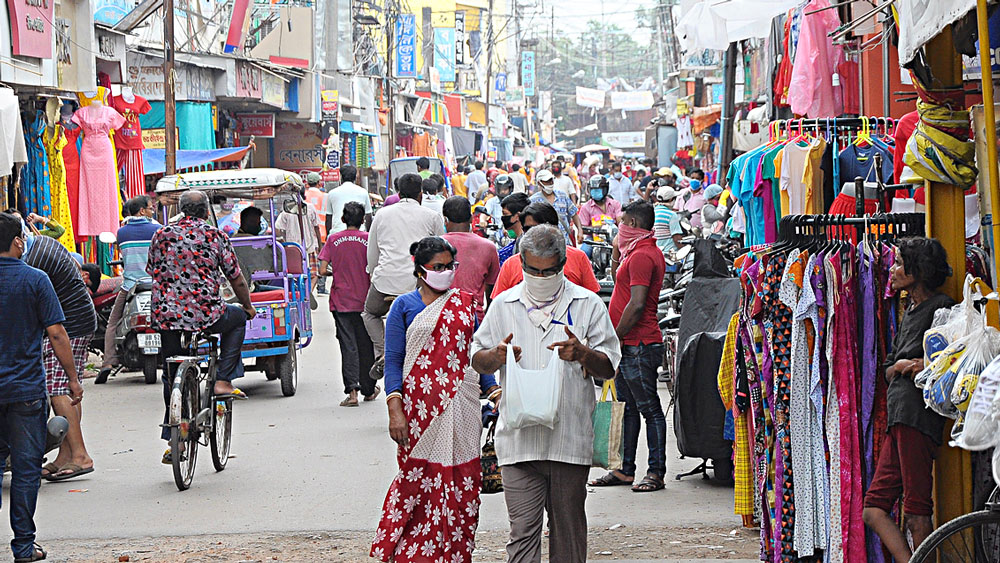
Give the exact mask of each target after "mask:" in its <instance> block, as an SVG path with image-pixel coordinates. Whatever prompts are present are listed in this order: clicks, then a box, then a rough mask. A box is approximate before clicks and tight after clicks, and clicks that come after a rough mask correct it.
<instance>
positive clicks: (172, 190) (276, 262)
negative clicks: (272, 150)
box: [156, 168, 313, 397]
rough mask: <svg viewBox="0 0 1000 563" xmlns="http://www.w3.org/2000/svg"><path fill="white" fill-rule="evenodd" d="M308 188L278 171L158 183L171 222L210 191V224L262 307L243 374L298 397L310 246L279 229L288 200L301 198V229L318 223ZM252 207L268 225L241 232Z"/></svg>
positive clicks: (231, 296)
mask: <svg viewBox="0 0 1000 563" xmlns="http://www.w3.org/2000/svg"><path fill="white" fill-rule="evenodd" d="M301 189H302V180H301V178H299V176H298V175H297V174H294V173H292V172H288V171H285V170H279V169H275V168H246V169H242V170H215V171H209V172H192V173H188V174H177V175H173V176H166V177H164V178H162V179H160V180H159V181H158V182H157V184H156V196H157V198H158V199H159V201H160V203H161V204H164V205H165V217H164V220H165V221H164V224H166V221H167V220H168V217H169V215H168V214H167V210H169V209H170V208H171V207H172V204H176V203H177V201H178V199H179V198H180V195H181V194H182V193H184V192H185V191H187V190H201V191H203V192H205V193H206V194H207V195H208V197H209V200H210V201H211V202H212V205H211V216H210V217H209V221H210V222H212V223H213V224H214V225H216V226H217V227H219V228H220V229H221V230H222V231H223V232H225V233H226V234H227V235H229V236H230V238H231V242H232V245H233V249H234V250H235V251H236V256H237V258H238V259H239V262H240V269H241V271H242V272H243V275H244V277H245V278H246V280H247V285H249V286H250V289H251V293H250V299H251V301H252V302H253V304H254V306H255V307H256V309H257V316H256V317H254V318H253V319H251V320H249V321H247V331H246V337H245V339H244V341H243V352H242V357H243V363H244V371H261V372H263V373H264V374H265V376H266V377H267V379H268V380H271V381H273V380H275V379H278V380H280V381H281V392H282V394H283V395H284V396H286V397H291V396H292V395H294V394H295V389H296V387H297V385H298V351H299V350H301V349H302V348H305V347H306V346H308V345H309V343H310V342H311V340H312V334H313V327H312V311H311V309H310V297H311V293H312V284H313V280H312V277H311V274H310V270H309V257H308V256H307V254H306V252H305V250H304V249H303V248H302V247H301V246H300V245H298V244H294V243H288V242H282V241H279V240H278V239H277V237H276V235H275V231H274V229H273V228H272V226H273V225H274V223H275V220H276V219H277V217H278V213H277V212H276V210H278V212H280V210H281V209H282V207H281V204H282V203H283V202H284V201H286V200H288V199H292V200H294V201H296V202H297V203H298V205H297V206H296V209H297V213H298V221H299V226H300V228H302V227H303V226H304V227H306V228H312V226H311V225H308V224H306V216H305V207H304V205H303V203H304V202H303V200H302V197H301V195H300V192H301ZM249 205H255V206H257V207H258V208H260V209H261V210H262V211H263V214H264V217H263V218H262V219H263V220H262V225H265V228H264V229H262V232H261V234H259V235H256V236H244V235H242V234H241V235H240V236H235V235H236V231H237V230H238V229H239V222H238V220H239V215H240V213H239V212H240V210H241V209H243V208H245V207H246V206H249ZM174 209H175V210H176V208H174ZM223 295H224V297H226V299H227V301H230V302H234V301H235V298H236V296H235V293H233V291H232V288H231V287H229V286H228V284H226V287H224V288H223Z"/></svg>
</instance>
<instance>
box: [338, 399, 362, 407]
mask: <svg viewBox="0 0 1000 563" xmlns="http://www.w3.org/2000/svg"><path fill="white" fill-rule="evenodd" d="M340 406H342V407H356V406H358V400H357V399H351V398H350V397H348V398H346V399H344V400H343V401H341V402H340Z"/></svg>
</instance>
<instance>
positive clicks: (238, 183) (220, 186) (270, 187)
mask: <svg viewBox="0 0 1000 563" xmlns="http://www.w3.org/2000/svg"><path fill="white" fill-rule="evenodd" d="M303 186H304V185H303V183H302V178H301V177H299V175H298V174H296V173H294V172H289V171H287V170H279V169H277V168H244V169H242V170H212V171H208V172H190V173H187V174H174V175H172V176H164V177H163V178H161V179H160V180H159V181H158V182H156V195H157V196H158V197H159V198H160V200H161V201H163V202H165V203H174V202H176V201H177V199H179V198H180V196H181V194H183V193H184V192H186V191H189V190H201V191H203V192H207V193H209V194H210V195H224V196H226V197H233V198H244V199H258V200H259V199H270V198H272V197H274V196H276V195H278V194H281V193H296V192H298V191H299V190H300V189H301V188H302V187H303Z"/></svg>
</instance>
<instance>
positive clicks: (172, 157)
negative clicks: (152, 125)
mask: <svg viewBox="0 0 1000 563" xmlns="http://www.w3.org/2000/svg"><path fill="white" fill-rule="evenodd" d="M163 18H164V19H163V116H164V121H165V122H166V123H165V124H164V127H165V128H166V130H165V131H164V133H165V135H164V137H165V139H166V143H167V146H166V147H165V151H164V154H165V158H164V161H165V162H164V165H165V166H164V168H165V170H164V173H165V174H166V175H168V176H169V175H171V174H176V173H177V101H176V99H175V98H174V0H163Z"/></svg>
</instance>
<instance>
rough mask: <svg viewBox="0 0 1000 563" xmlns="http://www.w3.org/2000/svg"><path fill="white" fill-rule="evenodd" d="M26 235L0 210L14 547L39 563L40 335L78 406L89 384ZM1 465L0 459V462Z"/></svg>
mask: <svg viewBox="0 0 1000 563" xmlns="http://www.w3.org/2000/svg"><path fill="white" fill-rule="evenodd" d="M24 249H25V238H24V235H23V233H22V231H21V221H20V219H18V218H17V217H14V216H13V215H11V214H9V213H0V311H11V312H15V314H8V315H4V322H3V323H0V358H3V359H4V361H3V362H0V460H5V459H7V456H8V455H10V469H11V480H10V503H11V506H10V524H11V529H12V530H13V532H14V540H13V541H11V542H10V544H11V549H12V550H13V552H14V559H15V560H17V561H21V560H23V561H38V560H41V559H44V558H45V551H44V550H43V549H42V548H41V547H39V546H38V545H36V544H35V522H34V517H35V503H36V501H37V499H38V486H39V485H40V484H41V471H40V470H39V468H40V467H41V466H42V456H43V455H44V454H45V436H46V429H45V421H46V419H47V418H48V406H47V405H46V397H45V369H44V367H43V365H42V337H43V336H44V335H48V337H49V341H50V342H51V345H52V348H53V350H54V351H55V354H56V357H57V359H58V360H59V363H60V364H62V368H63V369H64V370H65V371H66V373H68V374H69V387H70V398H71V399H72V404H73V405H77V404H79V403H80V401H81V400H82V399H83V387H82V386H81V385H80V382H79V381H78V379H77V373H76V365H75V362H74V359H73V352H72V350H71V349H70V341H69V336H68V335H67V334H66V329H65V328H63V325H62V323H63V321H64V320H65V319H64V317H63V311H62V307H61V306H60V305H59V299H58V297H56V292H55V289H53V287H52V282H50V281H49V278H48V276H46V275H45V274H44V273H43V272H41V271H39V270H36V269H35V268H32V267H31V266H28V265H27V264H25V263H24V262H23V261H22V260H21V256H22V255H23V254H24ZM0 462H2V461H0Z"/></svg>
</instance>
